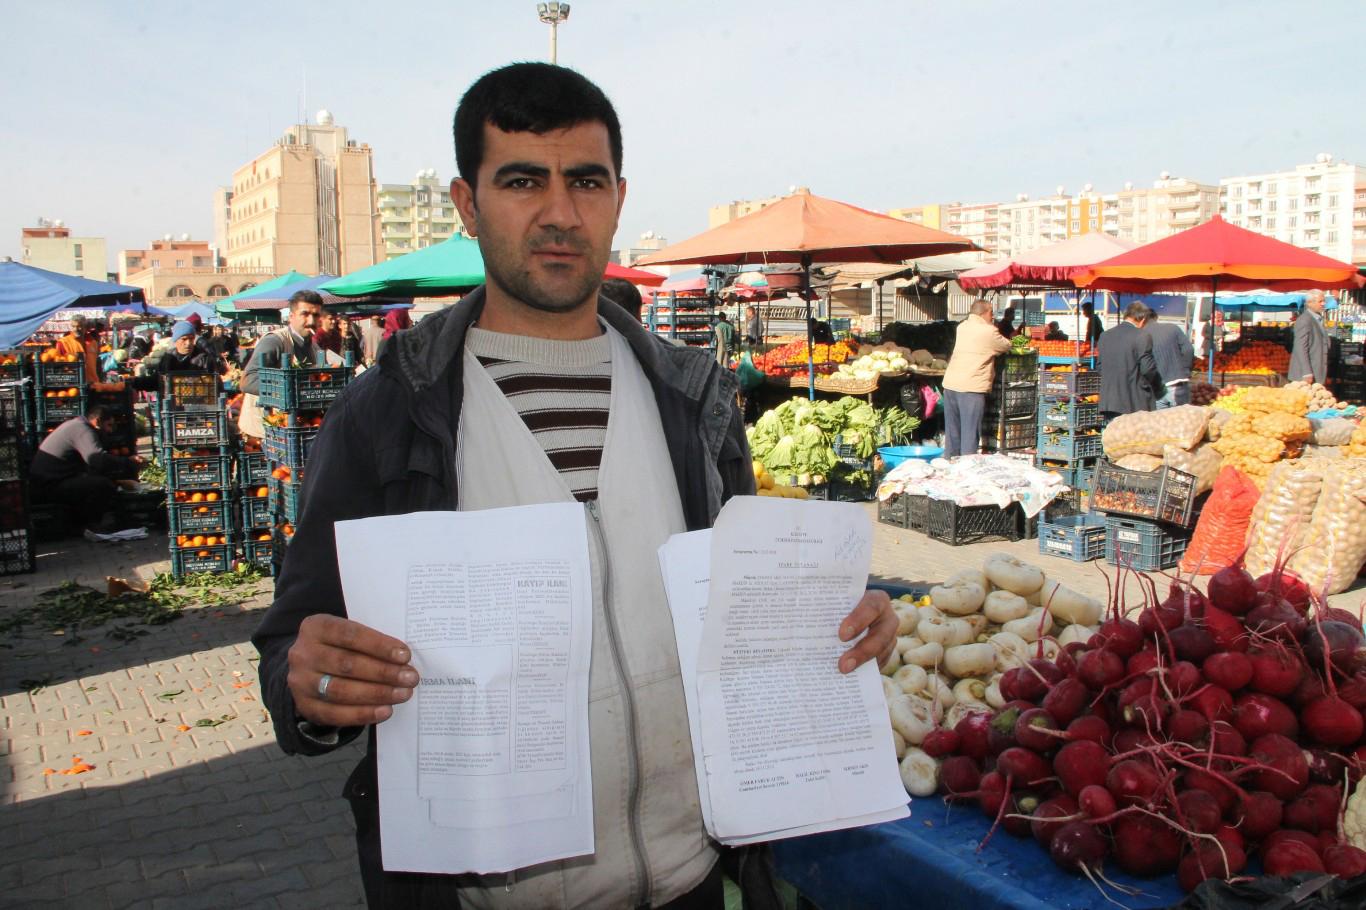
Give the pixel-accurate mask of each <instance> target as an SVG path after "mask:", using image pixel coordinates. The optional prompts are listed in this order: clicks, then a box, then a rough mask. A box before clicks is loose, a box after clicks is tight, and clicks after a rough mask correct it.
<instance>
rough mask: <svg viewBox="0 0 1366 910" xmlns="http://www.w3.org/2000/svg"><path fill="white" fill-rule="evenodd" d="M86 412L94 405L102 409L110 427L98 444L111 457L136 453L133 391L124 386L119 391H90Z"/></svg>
mask: <svg viewBox="0 0 1366 910" xmlns="http://www.w3.org/2000/svg"><path fill="white" fill-rule="evenodd" d="M85 400H86V408H87V410H88V409H89V408H91V407H93V406H95V405H97V404H98V405H101V406H103V407H104V413H105V418H106V419H108V420H109V421H110V422H111V424H112V427H111V428H110V430H109V432H108V433H105V434H103V435H102V437H101V439H100V443H101V444H102V445H103V446H104V450H105V451H106V452H108V453H110V454H111V455H122V456H124V457H130V456H133V455H136V454H137V453H138V431H137V425H136V424H135V423H134V421H133V389H132V387H131V386H127V385H125V386H124V388H123V389H121V390H119V391H108V392H97V391H95V390H94V389H91V390H90V391H89V392H88V393H87V394H86V399H85Z"/></svg>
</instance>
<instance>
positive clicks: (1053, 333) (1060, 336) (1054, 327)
mask: <svg viewBox="0 0 1366 910" xmlns="http://www.w3.org/2000/svg"><path fill="white" fill-rule="evenodd" d="M1043 340H1044V341H1066V340H1067V333H1066V332H1064V331H1063V330H1062V326H1060V325H1058V324H1057V323H1056V322H1050V323H1049V324H1048V331H1047V332H1045V333H1044V336H1043Z"/></svg>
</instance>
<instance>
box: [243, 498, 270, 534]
mask: <svg viewBox="0 0 1366 910" xmlns="http://www.w3.org/2000/svg"><path fill="white" fill-rule="evenodd" d="M241 503H242V506H241V508H242V528H243V529H244V530H259V529H263V528H269V527H270V526H271V525H272V524H273V515H274V513H273V512H272V511H271V508H270V497H269V496H243V497H242V499H241Z"/></svg>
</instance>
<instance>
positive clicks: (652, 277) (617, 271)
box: [602, 262, 664, 288]
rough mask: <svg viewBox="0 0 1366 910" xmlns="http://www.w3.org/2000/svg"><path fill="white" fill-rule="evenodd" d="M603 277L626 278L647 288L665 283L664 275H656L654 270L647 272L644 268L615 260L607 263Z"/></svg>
mask: <svg viewBox="0 0 1366 910" xmlns="http://www.w3.org/2000/svg"><path fill="white" fill-rule="evenodd" d="M602 277H604V278H625V279H626V280H627V281H629V282H631V283H632V284H639V285H644V286H645V287H647V288H655V287H659V286H660V285H661V284H663V283H664V276H663V275H656V274H655V273H654V272H647V271H645V270H644V269H633V268H630V267H628V266H624V265H618V264H617V263H615V262H609V263H607V268H606V269H605V270H604V271H603V273H602Z"/></svg>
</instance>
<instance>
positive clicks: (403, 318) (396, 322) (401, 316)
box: [384, 310, 413, 341]
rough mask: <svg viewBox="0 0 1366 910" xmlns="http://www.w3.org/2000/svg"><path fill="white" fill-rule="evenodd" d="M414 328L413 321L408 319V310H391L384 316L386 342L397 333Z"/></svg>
mask: <svg viewBox="0 0 1366 910" xmlns="http://www.w3.org/2000/svg"><path fill="white" fill-rule="evenodd" d="M412 327H413V321H412V320H411V319H409V318H408V311H407V310H390V311H389V312H388V313H386V314H385V315H384V340H385V341H388V340H389V339H390V338H392V337H393V335H394V333H395V332H401V331H402V330H404V329H411V328H412Z"/></svg>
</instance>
